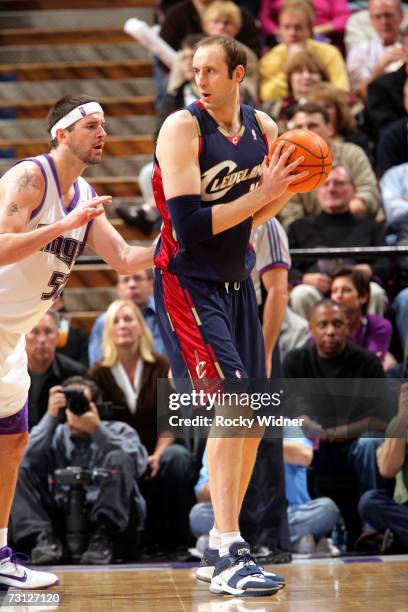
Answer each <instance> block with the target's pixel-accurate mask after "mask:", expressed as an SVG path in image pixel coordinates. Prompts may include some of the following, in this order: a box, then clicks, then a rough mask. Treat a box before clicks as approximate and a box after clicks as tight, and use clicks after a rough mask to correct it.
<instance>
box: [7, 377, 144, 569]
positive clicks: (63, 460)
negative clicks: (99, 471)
mask: <svg viewBox="0 0 408 612" xmlns="http://www.w3.org/2000/svg"><path fill="white" fill-rule="evenodd" d="M67 389H68V390H70V391H77V392H81V393H83V394H84V395H85V397H86V400H85V401H86V402H87V403H88V409H87V410H86V411H85V412H84V413H83V414H81V415H78V414H75V413H74V412H72V411H71V410H70V409H69V405H68V404H67V398H66V396H65V395H64V391H65V390H67ZM97 396H98V388H97V387H96V385H95V384H94V383H93V382H92V381H89V380H86V379H84V378H82V377H80V376H75V377H72V378H69V379H67V380H66V382H65V383H64V384H63V385H62V386H60V385H58V386H55V387H53V388H52V389H50V393H49V399H48V408H47V412H46V414H44V416H43V417H42V419H41V421H40V422H39V423H38V425H36V426H35V427H34V428H33V429H32V431H31V433H30V439H29V444H28V447H27V449H26V451H25V453H24V456H23V459H22V462H21V466H20V472H19V477H18V481H17V489H16V494H15V498H14V503H13V509H12V513H11V532H12V537H13V539H14V540H15V541H17V542H20V541H25V542H26V544H27V545H29V544H30V543H31V546H32V545H34V548H33V550H32V551H31V556H32V561H33V563H35V564H37V565H43V564H51V563H58V562H60V561H61V560H62V559H63V556H64V552H63V544H62V541H61V540H63V539H64V537H65V535H66V521H65V519H66V514H67V502H68V487H66V486H63V487H62V486H59V487H54V489H53V493H52V494H50V488H49V480H48V479H49V478H50V477H51V478H54V470H56V469H62V468H67V467H78V468H86V469H90V470H92V469H94V468H103V469H106V470H111V471H114V474H112V475H111V476H110V477H108V478H104V479H102V480H101V481H99V482H98V483H97V484H96V483H95V482H93V483H92V486H90V487H89V488H88V489H87V495H86V502H87V505H89V506H91V509H90V513H89V521H90V525H89V527H90V534H89V535H90V537H89V542H88V543H86V542H83V539H84V538H83V535H82V534H70V552H71V553H72V554H74V553H75V557H77V556H78V557H79V558H80V563H85V564H105V563H110V562H111V561H112V560H113V549H114V544H115V542H117V541H118V539H119V538H120V537H121V536H124V534H125V531H126V535H127V538H130V537H132V536H134V537H133V541H135V542H137V532H138V531H140V530H141V529H142V527H143V521H144V518H145V502H144V499H143V497H142V496H141V493H140V489H139V486H138V481H139V479H140V478H141V476H142V474H143V473H144V471H145V469H146V465H147V452H146V449H145V447H144V446H143V445H142V444H141V442H140V439H139V436H138V434H137V433H136V432H135V431H134V429H132V427H129V425H126V424H125V423H119V422H116V421H101V418H100V416H99V413H98V408H97V406H96V403H95V402H96V401H97ZM61 413H63V414H65V418H66V423H64V424H62V423H61ZM78 511H80V510H78ZM82 511H84V509H82ZM131 517H132V518H131ZM75 518H76V520H77V521H80V520H83V518H81V517H78V516H77V517H75ZM75 518H73V521H74V520H75ZM127 541H128V540H127ZM84 544H85V546H83V545H84ZM31 546H30V548H31ZM128 553H129V555H130V559H132V560H134V559H135V556H134V555H135V554H136V553H137V551H135V550H133V551H131V550H128ZM132 555H133V556H132Z"/></svg>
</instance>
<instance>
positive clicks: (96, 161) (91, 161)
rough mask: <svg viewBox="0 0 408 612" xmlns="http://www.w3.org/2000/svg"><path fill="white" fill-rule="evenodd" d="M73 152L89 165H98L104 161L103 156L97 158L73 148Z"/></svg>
mask: <svg viewBox="0 0 408 612" xmlns="http://www.w3.org/2000/svg"><path fill="white" fill-rule="evenodd" d="M72 153H73V154H74V155H75V157H77V158H78V159H79V161H81V162H82V163H83V164H86V165H87V166H97V165H98V164H100V163H101V161H102V157H100V158H99V159H95V158H94V157H91V155H84V154H80V153H79V151H76V150H75V149H72Z"/></svg>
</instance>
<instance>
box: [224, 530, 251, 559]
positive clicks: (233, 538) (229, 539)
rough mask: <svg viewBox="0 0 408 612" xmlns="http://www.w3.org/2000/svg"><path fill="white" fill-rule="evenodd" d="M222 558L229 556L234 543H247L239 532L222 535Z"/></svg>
mask: <svg viewBox="0 0 408 612" xmlns="http://www.w3.org/2000/svg"><path fill="white" fill-rule="evenodd" d="M220 537H221V545H220V557H223V556H224V555H228V553H229V547H230V546H231V544H233V543H234V542H245V540H244V538H242V537H241V534H240V532H239V531H230V532H229V533H221V534H220Z"/></svg>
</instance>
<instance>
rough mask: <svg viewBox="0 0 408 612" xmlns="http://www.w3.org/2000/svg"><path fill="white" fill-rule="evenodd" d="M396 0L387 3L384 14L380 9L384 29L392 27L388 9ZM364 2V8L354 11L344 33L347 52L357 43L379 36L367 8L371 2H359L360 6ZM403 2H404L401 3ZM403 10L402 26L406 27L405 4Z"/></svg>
mask: <svg viewBox="0 0 408 612" xmlns="http://www.w3.org/2000/svg"><path fill="white" fill-rule="evenodd" d="M393 3H394V0H389V1H388V3H387V4H386V7H385V10H384V11H383V15H381V12H382V11H379V14H380V18H379V20H380V21H381V20H383V21H384V26H383V27H384V29H389V28H390V27H392V26H391V25H390V24H389V23H388V22H389V21H390V20H391V21H392V17H391V12H390V11H389V10H387V9H389V8H390V7H392V6H393ZM362 4H364V5H365V6H364V8H363V9H361V10H358V11H354V12H353V13H352V14H351V15H350V17H349V18H348V20H347V24H346V29H345V34H344V42H345V46H346V50H347V52H349V51H350V49H352V48H353V47H354V46H355V45H358V44H359V43H361V42H364V41H367V40H370V39H372V38H378V33H377V32H376V30H375V29H374V27H373V24H372V21H371V18H370V12H369V10H368V8H367V5H368V4H369V2H364V3H361V2H359V6H361V5H362ZM400 4H402V3H400ZM402 12H403V21H402V24H401V27H403V28H404V27H405V26H406V25H408V10H407V8H406V7H405V6H402Z"/></svg>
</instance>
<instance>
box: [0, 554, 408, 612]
mask: <svg viewBox="0 0 408 612" xmlns="http://www.w3.org/2000/svg"><path fill="white" fill-rule="evenodd" d="M351 561H352V562H347V561H346V562H344V561H343V560H324V559H323V560H315V561H305V562H299V561H298V562H295V563H292V564H290V565H286V566H275V569H276V571H279V572H280V573H282V574H283V575H284V576H285V578H286V579H287V587H286V588H285V589H282V590H281V591H280V592H279V593H278V594H276V595H273V596H271V597H257V598H251V599H249V598H233V597H228V596H225V597H224V596H215V595H212V594H211V593H210V592H209V590H208V586H207V585H206V584H205V583H201V582H198V581H197V580H196V579H195V578H194V569H193V568H189V569H173V568H170V567H159V568H155V569H151V568H140V569H139V568H138V569H136V566H133V567H134V568H135V569H133V567H132V569H129V568H128V567H126V566H110V567H109V569H107V568H97V569H93V568H92V569H89V570H88V568H84V569H81V568H80V567H72V568H60V569H58V568H54V570H55V571H56V572H57V573H58V575H59V577H60V581H61V583H60V585H59V586H57V587H53V589H51V590H55V591H59V592H60V593H62V595H63V603H62V605H61V606H59V607H42V606H41V607H36V606H32V607H27V608H25V607H21V606H19V607H9V606H8V607H7V608H5V609H4V610H5V611H6V612H22V611H23V610H27V612H37V611H39V610H44V612H45V611H46V610H60V611H61V612H62V611H64V612H65V611H67V612H68V611H72V612H74V611H75V612H77V611H78V612H82V611H83V612H94V611H95V612H96V611H97V612H104V611H105V610H114V611H115V612H132V611H137V612H139V611H140V612H190V611H191V612H244V611H246V610H248V611H250V610H252V611H253V612H268V611H270V610H271V611H275V610H276V611H279V612H281V611H282V612H289V611H290V612H312V611H313V612H337V611H342V612H343V611H344V612H354V611H356V610H359V611H360V610H361V611H363V610H364V611H368V612H377V611H378V612H380V611H381V612H408V556H407V557H405V558H404V557H395V558H394V559H393V560H392V561H391V560H390V559H389V558H387V559H386V560H385V562H384V561H381V560H380V559H378V558H377V560H376V561H372V562H370V561H368V560H367V561H365V562H363V561H361V560H359V561H356V562H355V561H354V560H351ZM48 591H49V590H48ZM48 591H47V592H48ZM10 592H11V591H10ZM20 592H21V591H20ZM0 611H1V612H3V608H2V607H0Z"/></svg>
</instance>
